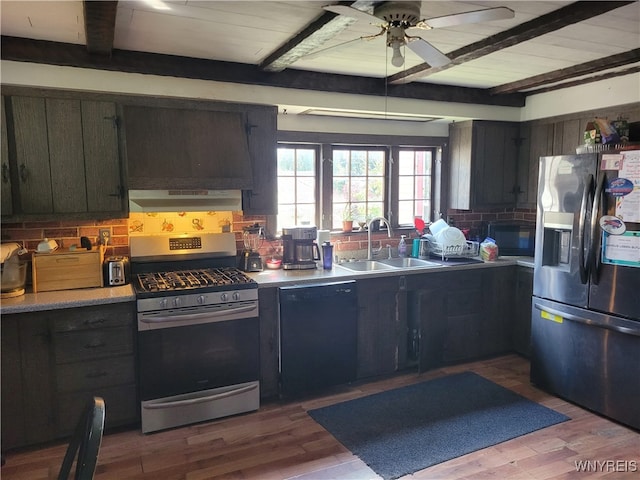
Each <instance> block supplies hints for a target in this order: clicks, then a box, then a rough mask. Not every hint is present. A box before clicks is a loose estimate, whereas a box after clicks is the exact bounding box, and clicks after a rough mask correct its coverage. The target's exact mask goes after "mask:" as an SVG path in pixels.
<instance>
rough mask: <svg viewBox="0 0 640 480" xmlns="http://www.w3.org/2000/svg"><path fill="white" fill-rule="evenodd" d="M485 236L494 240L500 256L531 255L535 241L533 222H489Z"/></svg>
mask: <svg viewBox="0 0 640 480" xmlns="http://www.w3.org/2000/svg"><path fill="white" fill-rule="evenodd" d="M487 236H488V237H491V238H493V239H494V240H495V241H496V244H497V245H498V253H499V254H500V255H501V256H505V255H518V256H523V257H533V254H534V251H535V243H536V226H535V225H534V224H524V223H523V224H516V223H490V224H489V226H488V229H487Z"/></svg>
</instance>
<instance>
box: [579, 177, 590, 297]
mask: <svg viewBox="0 0 640 480" xmlns="http://www.w3.org/2000/svg"><path fill="white" fill-rule="evenodd" d="M592 191H593V175H591V174H589V176H588V177H587V178H586V181H585V184H584V189H583V190H582V202H581V203H580V216H579V218H578V252H579V254H578V267H579V269H580V281H581V282H582V284H583V285H585V284H586V283H587V281H588V280H589V265H590V262H591V256H590V252H591V247H592V246H591V244H590V245H589V250H588V254H587V257H586V258H585V255H584V250H585V245H584V243H585V234H584V233H585V229H586V228H587V225H585V223H586V222H585V219H586V216H587V202H588V201H589V198H590V196H591V192H592ZM591 222H593V212H591ZM589 228H592V227H591V225H590V226H589Z"/></svg>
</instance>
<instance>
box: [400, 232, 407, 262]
mask: <svg viewBox="0 0 640 480" xmlns="http://www.w3.org/2000/svg"><path fill="white" fill-rule="evenodd" d="M405 237H406V235H400V243H398V256H399V257H406V256H407V242H405V240H404V238H405Z"/></svg>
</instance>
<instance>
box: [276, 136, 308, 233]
mask: <svg viewBox="0 0 640 480" xmlns="http://www.w3.org/2000/svg"><path fill="white" fill-rule="evenodd" d="M316 152H317V150H316V149H313V148H308V147H307V148H295V147H294V146H288V147H286V148H285V147H278V217H277V222H278V225H277V229H278V230H281V229H282V227H283V226H285V227H286V226H294V225H297V224H298V222H303V221H304V222H308V224H315V223H316V216H315V215H316V181H315V178H316Z"/></svg>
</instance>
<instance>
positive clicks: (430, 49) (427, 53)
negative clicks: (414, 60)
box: [407, 37, 451, 67]
mask: <svg viewBox="0 0 640 480" xmlns="http://www.w3.org/2000/svg"><path fill="white" fill-rule="evenodd" d="M407 46H408V47H409V48H410V49H411V50H412V51H413V52H414V53H415V54H417V55H418V56H419V57H420V58H422V59H423V60H424V61H425V62H427V63H428V64H429V65H431V66H432V67H442V66H444V65H447V64H449V63H451V60H450V59H449V57H447V56H446V55H445V54H444V53H442V52H441V51H440V50H438V49H437V48H436V47H434V46H433V45H431V44H430V43H429V42H427V41H426V40H425V39H424V38H419V37H412V38H409V39H408V41H407Z"/></svg>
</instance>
